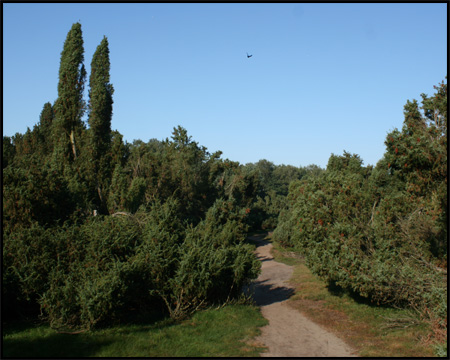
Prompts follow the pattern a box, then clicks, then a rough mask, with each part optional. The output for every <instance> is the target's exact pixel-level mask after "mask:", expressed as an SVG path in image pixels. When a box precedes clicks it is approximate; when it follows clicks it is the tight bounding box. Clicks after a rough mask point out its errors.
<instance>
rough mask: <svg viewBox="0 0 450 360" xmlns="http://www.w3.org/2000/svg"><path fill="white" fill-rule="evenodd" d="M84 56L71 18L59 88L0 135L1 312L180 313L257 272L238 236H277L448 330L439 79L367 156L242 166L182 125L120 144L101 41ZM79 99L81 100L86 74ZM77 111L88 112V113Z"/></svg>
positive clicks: (62, 323)
mask: <svg viewBox="0 0 450 360" xmlns="http://www.w3.org/2000/svg"><path fill="white" fill-rule="evenodd" d="M87 77H88V74H87V72H86V69H85V66H84V48H83V38H82V31H81V24H79V23H75V24H73V26H72V28H71V30H70V31H69V33H68V34H67V38H66V40H65V43H64V46H63V50H62V52H61V60H60V68H59V82H58V98H57V99H56V100H55V101H54V103H53V104H52V103H50V102H47V103H45V104H43V108H42V112H41V114H40V117H39V122H38V123H37V124H36V125H34V127H33V129H32V130H30V129H27V131H26V132H25V133H24V134H20V133H17V134H15V135H14V136H12V137H9V136H3V152H2V170H3V184H2V185H3V197H2V202H3V214H2V227H3V244H2V245H3V265H2V281H3V287H2V299H3V310H4V314H5V316H6V317H7V318H8V319H15V318H18V317H21V316H24V315H26V316H39V317H40V318H41V319H43V320H45V321H46V322H48V324H50V326H51V327H52V328H54V329H57V330H68V329H69V330H74V331H75V330H80V329H81V330H86V329H92V328H95V327H98V326H104V325H108V324H112V323H117V322H120V321H122V320H123V319H125V318H127V316H130V314H136V313H137V314H141V313H145V312H158V313H163V314H166V315H167V316H170V317H171V318H173V319H182V318H185V317H187V316H189V315H191V314H193V313H194V312H195V311H197V310H198V309H201V308H204V307H206V306H208V305H211V304H224V303H227V302H229V301H232V300H237V299H239V298H240V297H241V296H242V295H241V289H242V287H243V286H244V285H246V284H248V283H249V282H250V281H252V280H253V279H256V278H257V276H258V274H259V272H260V266H261V265H260V261H259V260H258V259H257V258H256V256H255V255H254V254H253V251H252V247H251V246H250V245H249V244H247V243H246V241H245V239H246V237H247V235H248V234H249V232H251V231H256V230H261V229H274V234H273V239H274V241H277V242H279V243H280V244H281V245H282V246H284V247H286V248H290V249H292V250H293V251H295V252H298V253H301V254H302V255H304V256H305V258H306V261H307V265H308V267H309V268H310V269H311V270H312V271H313V273H314V274H316V275H318V276H319V277H321V278H322V279H324V280H326V281H327V283H328V284H329V285H330V286H333V287H339V288H341V289H343V291H347V292H349V293H351V294H354V295H355V296H359V297H363V298H366V299H368V300H369V301H371V302H373V303H374V304H379V305H383V306H384V305H387V306H395V307H402V308H410V309H413V310H414V311H416V312H417V313H418V314H420V316H422V317H423V318H426V319H427V320H428V321H430V322H432V323H433V324H434V326H433V329H434V331H435V336H436V337H439V336H440V337H442V336H444V335H443V334H445V338H446V331H447V320H446V319H447V277H446V276H447V228H448V203H447V199H448V197H447V171H448V169H447V84H446V83H445V82H444V81H442V83H440V84H438V85H436V86H435V87H434V88H435V93H434V94H433V95H432V96H428V95H426V94H421V97H422V101H421V103H420V104H419V102H418V101H417V100H412V101H409V100H407V102H406V105H405V106H404V123H403V128H402V129H401V130H398V129H395V130H393V131H391V132H389V133H388V134H387V136H386V140H385V145H386V151H385V153H384V156H383V158H382V159H381V160H380V161H379V162H378V163H377V164H376V166H371V165H369V166H363V161H362V159H360V157H359V156H358V155H357V154H350V153H347V152H345V151H344V153H343V155H335V154H331V156H330V158H329V161H328V164H327V167H326V169H322V168H320V167H319V166H316V165H309V166H306V167H295V166H291V165H275V164H273V163H272V162H270V161H268V160H264V159H263V160H260V161H258V162H257V163H250V164H245V165H243V164H239V163H238V162H235V161H231V160H228V159H222V158H221V155H222V154H221V152H220V151H218V152H215V153H212V154H211V153H209V152H208V149H207V148H205V147H204V146H201V145H200V144H198V143H197V142H195V141H194V140H193V139H192V137H191V136H189V135H188V132H187V130H186V129H184V128H183V127H181V126H177V127H174V129H173V132H172V134H171V137H170V138H166V139H165V140H157V139H151V140H149V141H148V142H144V141H141V140H134V141H133V142H132V143H128V142H126V141H124V140H123V136H122V135H121V134H120V132H119V131H117V130H112V129H111V119H112V114H113V95H114V87H113V85H112V84H111V82H110V60H109V44H108V40H107V38H106V37H104V38H103V40H102V41H101V43H100V44H99V45H98V47H97V49H96V51H95V53H94V55H93V57H92V61H91V73H90V74H89V79H87ZM87 80H89V83H88V99H87V100H85V99H84V98H83V96H84V95H83V94H84V90H85V86H86V81H87ZM85 115H87V123H86V122H85V121H83V117H84V116H85Z"/></svg>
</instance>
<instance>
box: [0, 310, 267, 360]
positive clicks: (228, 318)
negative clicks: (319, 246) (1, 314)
mask: <svg viewBox="0 0 450 360" xmlns="http://www.w3.org/2000/svg"><path fill="white" fill-rule="evenodd" d="M266 323H267V321H266V320H265V319H264V318H263V316H262V315H261V313H260V311H259V309H258V308H257V307H256V306H252V305H228V306H225V307H222V308H219V309H213V308H211V309H207V310H203V311H199V312H197V313H196V314H194V315H193V316H192V317H191V318H190V319H187V320H184V321H182V322H180V323H174V322H172V321H171V320H169V319H164V320H159V321H157V322H154V323H151V324H129V325H120V326H114V327H111V328H107V329H100V330H94V331H90V332H86V333H81V334H77V335H67V334H58V333H56V332H55V331H54V330H52V329H51V328H50V327H49V326H48V325H42V324H34V325H33V324H29V323H28V324H18V325H15V326H14V327H9V328H7V329H5V328H4V329H3V348H2V355H3V357H20V358H26V357H57V358H65V357H159V356H167V357H187V356H195V357H204V356H208V357H210V356H211V357H218V356H220V357H244V356H250V357H255V356H259V353H260V352H262V351H263V350H264V348H262V347H259V346H258V344H254V343H251V340H252V339H253V338H254V337H255V336H257V335H258V334H259V332H260V330H259V328H260V327H261V326H264V325H266Z"/></svg>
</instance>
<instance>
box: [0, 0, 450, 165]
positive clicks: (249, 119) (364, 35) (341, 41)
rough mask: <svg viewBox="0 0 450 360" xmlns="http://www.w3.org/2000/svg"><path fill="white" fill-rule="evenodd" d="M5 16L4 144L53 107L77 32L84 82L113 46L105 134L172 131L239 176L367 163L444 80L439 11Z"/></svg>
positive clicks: (308, 8)
mask: <svg viewBox="0 0 450 360" xmlns="http://www.w3.org/2000/svg"><path fill="white" fill-rule="evenodd" d="M2 7H3V135H4V136H5V135H6V136H12V135H14V134H16V133H17V132H19V133H25V132H26V130H27V127H28V128H30V129H32V128H33V126H34V125H35V124H37V123H38V122H39V115H40V113H41V111H42V109H43V106H44V104H45V103H46V102H50V103H52V104H53V102H54V101H55V100H56V99H57V97H58V93H57V85H58V71H59V64H60V59H61V52H62V49H63V45H64V41H65V39H66V36H67V33H68V32H69V30H70V29H71V27H72V24H74V23H76V22H80V23H81V25H82V32H83V40H84V50H85V60H84V64H85V66H86V70H87V72H88V77H87V79H89V74H90V63H91V60H92V56H93V54H94V52H95V50H96V48H97V46H98V45H99V44H100V42H101V40H102V39H103V37H104V36H106V37H107V38H108V42H109V50H110V61H111V70H110V75H111V83H112V84H113V86H114V89H115V92H114V96H113V100H114V105H113V117H112V122H111V127H112V129H113V130H118V131H119V132H120V133H121V134H122V135H123V137H124V140H125V141H127V142H129V143H132V142H133V140H135V139H140V140H142V141H145V142H147V141H149V140H150V139H153V138H156V139H158V140H165V139H166V138H170V137H171V135H172V131H173V128H174V127H177V126H178V125H180V126H182V127H183V128H185V129H186V130H187V132H188V135H190V136H191V137H192V140H193V141H196V142H198V143H199V145H200V146H205V147H206V148H207V149H208V151H209V152H210V153H213V152H215V151H218V150H220V151H222V152H223V154H222V158H223V159H227V158H228V159H230V160H233V161H238V162H239V163H241V164H246V163H249V162H252V163H255V162H257V161H259V160H261V159H266V160H269V161H271V162H273V163H274V164H276V165H281V164H285V165H293V166H308V165H310V164H315V165H318V166H320V167H322V168H326V165H327V162H328V159H329V157H330V155H331V154H335V155H342V154H343V152H344V150H345V151H347V152H349V153H352V154H358V155H359V156H360V158H361V159H362V160H363V162H364V165H376V163H377V162H378V161H379V160H380V159H381V158H382V156H383V154H384V152H385V145H384V140H385V138H386V135H387V133H388V132H390V131H392V130H393V129H395V128H398V129H401V128H402V125H403V120H404V116H403V107H404V105H405V104H406V101H407V100H412V99H417V100H418V101H420V100H421V97H420V94H421V93H425V94H428V95H432V94H433V93H434V89H433V85H438V83H440V82H441V81H443V80H444V79H445V76H446V75H447V4H446V3H375V4H373V3H372V4H368V3H366V4H354V3H337V4H332V3H327V4H306V3H298V4H296V3H284V4H269V3H262V4H255V3H249V4H244V3H223V4H218V3H216V4H214V3H212V4H211V3H210V4H183V3H172V4H170V3H166V4H156V3H104V4H101V3H60V4H57V3H23V4H19V3H6V4H5V3H3V4H2ZM247 53H248V54H252V55H253V56H252V57H250V58H248V57H247ZM88 83H89V82H88V81H87V86H86V96H85V100H87V99H88V97H87V91H88ZM84 120H85V121H86V120H87V118H86V117H85V118H84Z"/></svg>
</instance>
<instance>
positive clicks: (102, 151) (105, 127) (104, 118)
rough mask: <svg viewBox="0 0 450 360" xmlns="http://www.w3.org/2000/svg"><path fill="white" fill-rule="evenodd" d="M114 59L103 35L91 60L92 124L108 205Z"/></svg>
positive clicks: (100, 185) (94, 153)
mask: <svg viewBox="0 0 450 360" xmlns="http://www.w3.org/2000/svg"><path fill="white" fill-rule="evenodd" d="M109 71H110V61H109V48H108V39H107V38H106V36H105V37H103V40H102V41H101V43H100V45H99V46H98V47H97V49H96V51H95V53H94V56H93V57H92V62H91V75H90V77H89V87H90V90H89V119H88V122H89V126H90V132H91V140H92V157H93V164H94V174H95V175H94V177H95V178H96V187H97V192H98V195H99V200H100V202H101V204H100V205H101V207H105V205H106V202H105V199H104V196H103V195H102V193H103V192H104V191H102V188H106V186H107V184H108V183H109V178H110V177H111V172H112V169H110V161H109V158H110V154H109V152H110V151H109V150H110V148H111V117H112V105H113V99H112V95H113V93H114V88H113V86H112V84H110V82H109V81H110V76H109Z"/></svg>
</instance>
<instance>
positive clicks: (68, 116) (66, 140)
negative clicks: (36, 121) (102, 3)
mask: <svg viewBox="0 0 450 360" xmlns="http://www.w3.org/2000/svg"><path fill="white" fill-rule="evenodd" d="M83 61H84V47H83V38H82V31H81V24H79V23H75V24H73V25H72V28H71V29H70V31H69V33H68V34H67V37H66V41H65V42H64V48H63V51H62V52H61V63H60V67H59V82H58V99H57V100H56V103H55V107H54V108H55V119H54V121H53V136H54V139H55V141H56V143H55V146H57V147H58V152H57V154H59V161H63V160H64V159H67V160H68V161H69V162H70V161H73V160H74V159H76V157H77V145H76V141H77V140H78V138H79V137H80V136H81V134H80V132H81V130H82V129H83V124H82V122H81V117H82V116H83V113H84V111H85V102H84V100H83V91H84V84H85V81H86V70H85V68H84V64H83Z"/></svg>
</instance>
